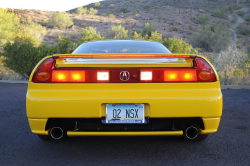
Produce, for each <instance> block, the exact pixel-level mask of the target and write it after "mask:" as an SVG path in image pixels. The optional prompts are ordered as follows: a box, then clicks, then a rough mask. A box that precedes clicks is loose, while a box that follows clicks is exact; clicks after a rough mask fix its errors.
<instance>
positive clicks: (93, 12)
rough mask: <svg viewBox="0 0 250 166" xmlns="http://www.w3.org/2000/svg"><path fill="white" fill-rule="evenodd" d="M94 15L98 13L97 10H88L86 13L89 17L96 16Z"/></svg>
mask: <svg viewBox="0 0 250 166" xmlns="http://www.w3.org/2000/svg"><path fill="white" fill-rule="evenodd" d="M96 13H98V10H97V9H94V8H90V9H89V11H88V14H90V15H96Z"/></svg>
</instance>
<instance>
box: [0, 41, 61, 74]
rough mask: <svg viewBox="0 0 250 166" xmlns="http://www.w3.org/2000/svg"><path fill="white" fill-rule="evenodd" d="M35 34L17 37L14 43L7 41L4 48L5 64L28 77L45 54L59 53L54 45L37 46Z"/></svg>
mask: <svg viewBox="0 0 250 166" xmlns="http://www.w3.org/2000/svg"><path fill="white" fill-rule="evenodd" d="M32 38H34V37H33V36H26V37H24V36H22V37H16V38H15V40H14V42H13V43H10V42H9V43H6V44H5V45H4V48H3V54H2V55H3V57H4V59H3V64H4V66H5V67H8V68H9V69H11V70H13V71H15V72H16V73H18V74H20V75H22V76H23V77H24V78H26V79H28V78H29V75H30V73H31V72H32V70H33V68H34V67H35V65H36V64H37V63H38V62H39V61H40V60H41V59H42V58H43V57H45V56H47V55H52V54H55V53H57V49H56V48H54V47H52V46H45V45H39V46H38V47H37V46H35V45H34V44H33V42H32V40H33V39H32Z"/></svg>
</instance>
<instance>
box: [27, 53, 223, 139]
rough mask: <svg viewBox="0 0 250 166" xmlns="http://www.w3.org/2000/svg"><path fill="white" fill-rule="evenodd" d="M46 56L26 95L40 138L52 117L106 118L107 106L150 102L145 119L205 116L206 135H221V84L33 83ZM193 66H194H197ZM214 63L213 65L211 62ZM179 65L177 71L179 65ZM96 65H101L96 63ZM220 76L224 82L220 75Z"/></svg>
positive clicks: (135, 133) (201, 131)
mask: <svg viewBox="0 0 250 166" xmlns="http://www.w3.org/2000/svg"><path fill="white" fill-rule="evenodd" d="M199 57H201V56H199ZM46 58H48V57H46ZM46 58H44V59H43V60H42V61H41V62H40V63H39V64H38V65H37V66H36V67H35V69H34V70H33V72H32V74H31V77H30V79H29V81H30V82H29V84H28V91H27V95H26V106H27V107H26V108H27V116H28V118H29V124H30V127H31V130H32V132H34V133H36V134H48V131H45V130H44V129H45V124H46V121H47V119H48V118H79V117H81V118H100V117H104V116H105V114H106V113H105V109H106V108H105V104H106V103H144V104H145V116H146V117H150V118H177V117H201V118H202V119H203V122H204V125H205V130H200V133H201V134H206V133H212V132H215V131H217V128H218V125H219V120H220V117H221V115H222V93H221V88H220V82H219V81H216V82H186V83H33V82H32V77H33V75H34V72H35V71H36V69H37V67H38V66H39V65H40V64H41V63H42V62H43V61H44V60H45V59H46ZM202 58H203V57H202ZM186 59H187V58H186ZM188 59H189V58H188ZM188 59H187V62H188V61H189V60H188ZM203 59H205V58H203ZM205 60H206V59H205ZM60 61H63V60H61V59H58V60H57V62H58V63H62V62H60ZM206 61H207V60H206ZM207 62H208V61H207ZM188 63H189V65H190V64H191V65H193V64H192V63H191V62H188ZM208 63H209V64H210V62H208ZM154 65H155V64H154ZM171 65H173V64H171ZM171 65H170V66H171ZM178 65H180V64H178ZM178 65H176V66H175V67H178ZM210 65H211V64H210ZM91 67H95V65H93V66H91ZM110 67H111V66H110ZM119 67H120V66H119ZM137 67H138V66H137ZM144 67H146V66H144ZM212 68H213V67H212ZM213 70H214V68H213ZM214 71H215V70H214ZM215 75H216V78H217V80H218V79H219V78H218V75H217V73H216V71H215ZM98 133H99V132H98ZM157 133H158V135H161V134H163V133H164V132H163V133H162V132H156V133H154V134H156V135H157ZM171 133H172V134H171ZM176 133H178V132H176ZM181 133H182V132H181ZM68 134H69V135H72V136H73V135H74V134H76V135H77V133H75V132H68ZM78 134H79V135H91V134H93V135H98V134H95V133H94V132H79V133H78ZM99 134H100V135H102V134H103V135H105V134H106V135H109V134H110V135H129V134H131V135H133V134H134V135H140V134H141V135H150V134H152V133H151V132H140V133H139V132H116V133H114V132H105V133H102V132H100V133H99ZM179 134H180V133H179ZM152 135H153V134H152ZM163 135H175V133H174V132H165V134H163Z"/></svg>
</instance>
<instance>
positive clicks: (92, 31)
mask: <svg viewBox="0 0 250 166" xmlns="http://www.w3.org/2000/svg"><path fill="white" fill-rule="evenodd" d="M104 39H105V37H104V36H101V35H100V33H97V32H96V28H93V27H88V28H86V29H83V32H82V35H81V38H80V39H79V40H78V41H77V43H78V45H81V44H82V43H85V42H88V41H95V40H104Z"/></svg>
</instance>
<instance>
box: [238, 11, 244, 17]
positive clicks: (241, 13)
mask: <svg viewBox="0 0 250 166" xmlns="http://www.w3.org/2000/svg"><path fill="white" fill-rule="evenodd" d="M237 14H238V15H239V16H241V17H242V16H244V14H245V12H244V11H243V10H240V11H238V12H237Z"/></svg>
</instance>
